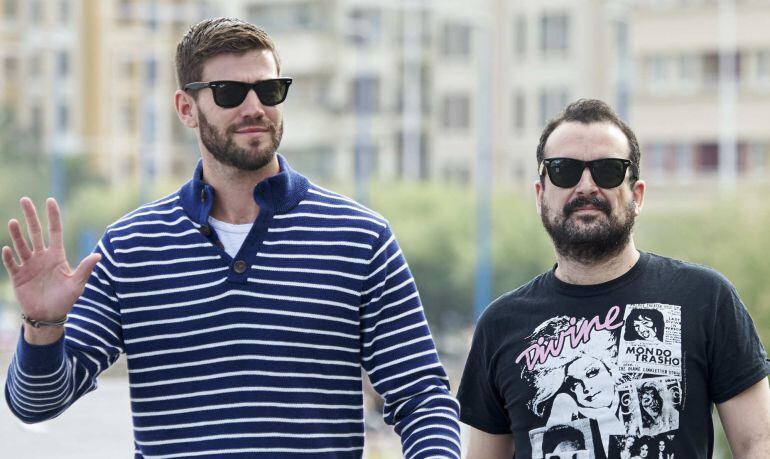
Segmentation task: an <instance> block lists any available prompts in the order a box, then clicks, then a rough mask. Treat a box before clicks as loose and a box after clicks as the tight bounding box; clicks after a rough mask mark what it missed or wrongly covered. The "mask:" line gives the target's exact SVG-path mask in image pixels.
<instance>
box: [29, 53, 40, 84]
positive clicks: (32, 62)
mask: <svg viewBox="0 0 770 459" xmlns="http://www.w3.org/2000/svg"><path fill="white" fill-rule="evenodd" d="M42 71H43V62H42V56H40V54H33V55H32V56H30V57H29V67H28V72H29V78H31V79H38V78H40V77H41V76H42V75H41V73H42Z"/></svg>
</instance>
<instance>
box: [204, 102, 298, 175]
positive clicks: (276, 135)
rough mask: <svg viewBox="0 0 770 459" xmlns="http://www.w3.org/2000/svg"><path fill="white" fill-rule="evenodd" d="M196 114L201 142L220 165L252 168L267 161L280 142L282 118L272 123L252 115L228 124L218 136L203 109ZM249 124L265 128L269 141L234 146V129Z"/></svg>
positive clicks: (270, 159) (259, 167)
mask: <svg viewBox="0 0 770 459" xmlns="http://www.w3.org/2000/svg"><path fill="white" fill-rule="evenodd" d="M198 113H199V118H198V124H200V128H201V131H200V132H201V141H202V142H203V145H204V146H205V147H206V149H207V150H208V151H209V153H211V156H213V157H214V159H216V160H217V161H218V162H220V163H221V164H226V165H228V166H232V167H234V168H236V169H238V170H241V171H255V170H258V169H261V168H263V167H265V166H266V165H268V164H270V162H271V161H272V160H273V158H274V157H275V152H276V150H278V146H279V145H280V144H281V137H283V120H281V122H280V123H279V124H278V125H275V124H273V123H271V122H270V121H269V120H267V119H265V121H264V122H260V121H258V120H256V119H253V118H252V119H247V120H245V121H243V122H242V123H239V124H235V125H232V126H229V127H228V128H227V130H226V131H225V134H224V135H222V134H221V133H220V132H219V130H217V128H216V127H214V126H213V125H211V124H210V123H209V121H208V119H207V118H206V116H205V115H204V114H203V112H198ZM249 126H259V127H265V128H267V130H268V132H269V134H270V141H269V143H268V142H267V141H265V140H264V139H252V140H251V141H250V142H249V147H248V148H241V147H239V146H238V145H236V143H235V139H234V138H233V136H234V135H235V131H237V130H238V129H242V128H245V127H249ZM260 137H263V136H260Z"/></svg>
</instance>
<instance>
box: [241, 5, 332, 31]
mask: <svg viewBox="0 0 770 459" xmlns="http://www.w3.org/2000/svg"><path fill="white" fill-rule="evenodd" d="M325 6H326V5H325V4H324V2H298V3H286V4H282V3H277V2H276V3H273V4H267V5H251V6H249V7H248V8H247V10H246V17H247V20H248V21H249V22H252V23H254V24H265V25H266V26H268V29H269V31H270V32H273V31H283V32H286V31H294V30H317V29H320V28H322V27H323V26H324V24H325V23H326V22H328V17H329V13H328V11H329V10H330V9H329V8H325Z"/></svg>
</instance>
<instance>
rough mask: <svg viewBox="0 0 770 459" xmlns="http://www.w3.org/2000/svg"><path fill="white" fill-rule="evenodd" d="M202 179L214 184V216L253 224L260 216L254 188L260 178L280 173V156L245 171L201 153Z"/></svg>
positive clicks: (226, 220) (212, 212) (239, 222)
mask: <svg viewBox="0 0 770 459" xmlns="http://www.w3.org/2000/svg"><path fill="white" fill-rule="evenodd" d="M201 159H202V162H203V180H204V181H206V183H208V184H209V185H211V186H212V187H214V189H215V190H216V193H214V204H213V207H212V208H211V216H212V217H214V218H216V219H217V220H220V221H223V222H226V223H233V224H244V223H251V222H253V221H254V220H256V219H257V216H258V215H259V205H257V203H256V202H255V201H254V187H255V186H256V185H257V184H258V183H259V182H261V181H263V180H265V179H267V178H269V177H272V176H274V175H276V174H278V172H280V166H279V165H278V157H277V156H275V157H273V160H272V161H271V162H270V163H268V164H267V165H265V166H264V167H262V168H260V169H257V170H254V171H243V170H240V169H236V168H234V167H232V166H228V165H225V164H222V163H220V162H218V161H217V160H215V159H214V158H213V157H211V155H208V154H205V153H204V154H202V155H201Z"/></svg>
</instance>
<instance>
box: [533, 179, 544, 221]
mask: <svg viewBox="0 0 770 459" xmlns="http://www.w3.org/2000/svg"><path fill="white" fill-rule="evenodd" d="M534 185H535V207H536V208H537V214H538V215H542V212H543V209H542V208H541V205H540V203H541V202H542V198H543V182H541V181H540V178H538V179H537V180H535V184H534Z"/></svg>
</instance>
